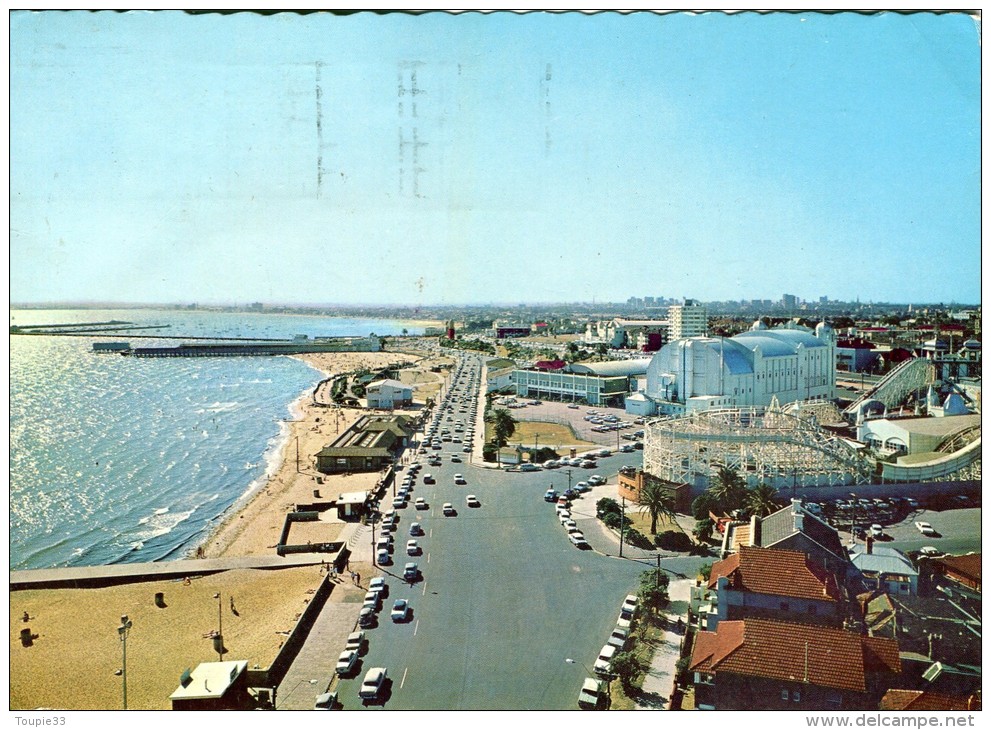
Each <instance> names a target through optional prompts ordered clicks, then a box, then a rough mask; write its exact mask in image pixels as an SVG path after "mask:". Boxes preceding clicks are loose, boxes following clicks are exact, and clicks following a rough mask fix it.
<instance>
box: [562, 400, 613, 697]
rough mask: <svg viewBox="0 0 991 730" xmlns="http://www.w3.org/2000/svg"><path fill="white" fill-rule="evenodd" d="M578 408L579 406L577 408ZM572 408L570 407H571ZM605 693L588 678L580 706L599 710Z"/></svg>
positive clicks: (598, 683) (580, 695)
mask: <svg viewBox="0 0 991 730" xmlns="http://www.w3.org/2000/svg"><path fill="white" fill-rule="evenodd" d="M576 407H577V406H576ZM569 408H570V406H569ZM605 699H606V696H605V693H604V692H603V691H602V680H601V679H592V678H591V677H587V678H586V679H585V681H584V682H582V688H581V691H580V692H579V693H578V706H579V707H580V708H581V709H583V710H598V709H599V708H600V707H602V706H603V705H604V704H605Z"/></svg>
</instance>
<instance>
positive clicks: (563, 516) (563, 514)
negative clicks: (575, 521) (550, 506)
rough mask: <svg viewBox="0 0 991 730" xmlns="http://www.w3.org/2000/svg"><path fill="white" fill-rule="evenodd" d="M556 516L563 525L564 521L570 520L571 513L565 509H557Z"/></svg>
mask: <svg viewBox="0 0 991 730" xmlns="http://www.w3.org/2000/svg"><path fill="white" fill-rule="evenodd" d="M557 518H558V519H559V520H560V521H561V524H562V525H563V524H564V523H565V522H568V521H569V520H571V513H570V512H569V511H568V510H566V509H559V510H558V511H557Z"/></svg>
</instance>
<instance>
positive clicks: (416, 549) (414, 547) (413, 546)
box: [406, 540, 423, 555]
mask: <svg viewBox="0 0 991 730" xmlns="http://www.w3.org/2000/svg"><path fill="white" fill-rule="evenodd" d="M422 552H423V548H421V547H420V543H418V542H417V541H416V540H410V541H409V542H407V543H406V554H407V555H420V554H421V553H422Z"/></svg>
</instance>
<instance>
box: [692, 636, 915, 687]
mask: <svg viewBox="0 0 991 730" xmlns="http://www.w3.org/2000/svg"><path fill="white" fill-rule="evenodd" d="M690 668H691V669H692V670H693V671H701V672H708V673H715V674H717V675H718V674H719V673H720V672H727V673H730V674H736V675H741V676H749V677H762V678H765V679H775V680H782V681H791V682H808V683H809V684H813V685H816V686H819V687H831V688H834V689H840V690H848V691H853V692H865V691H867V689H868V675H869V674H872V673H876V672H893V673H898V672H900V671H901V660H900V659H899V657H898V642H897V641H895V640H894V639H879V638H871V637H866V636H860V635H859V634H854V633H851V632H849V631H844V630H842V629H834V628H828V627H824V626H806V625H804V624H790V623H785V622H783V621H769V620H766V619H744V620H743V621H720V622H719V625H718V626H717V627H716V631H714V632H712V631H700V632H699V634H698V637H697V639H696V642H695V647H694V650H693V651H692V660H691V665H690Z"/></svg>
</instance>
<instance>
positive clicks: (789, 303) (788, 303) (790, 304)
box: [781, 294, 798, 309]
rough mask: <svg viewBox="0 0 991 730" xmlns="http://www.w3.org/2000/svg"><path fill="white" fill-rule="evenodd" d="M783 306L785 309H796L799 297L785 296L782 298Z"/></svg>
mask: <svg viewBox="0 0 991 730" xmlns="http://www.w3.org/2000/svg"><path fill="white" fill-rule="evenodd" d="M781 304H782V305H783V306H784V308H785V309H794V308H795V305H796V304H798V297H796V296H795V295H794V294H784V295H782V297H781Z"/></svg>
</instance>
